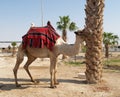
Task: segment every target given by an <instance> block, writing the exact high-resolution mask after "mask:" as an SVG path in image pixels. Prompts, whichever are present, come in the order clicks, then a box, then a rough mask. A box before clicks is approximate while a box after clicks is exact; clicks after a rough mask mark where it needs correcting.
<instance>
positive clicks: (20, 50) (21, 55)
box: [16, 44, 25, 64]
mask: <svg viewBox="0 0 120 97" xmlns="http://www.w3.org/2000/svg"><path fill="white" fill-rule="evenodd" d="M24 55H25V49H23V48H22V44H21V45H20V46H19V47H18V52H17V60H16V64H20V63H22V61H23V59H24Z"/></svg>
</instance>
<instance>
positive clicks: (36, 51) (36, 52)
mask: <svg viewBox="0 0 120 97" xmlns="http://www.w3.org/2000/svg"><path fill="white" fill-rule="evenodd" d="M27 52H28V53H29V54H31V55H32V56H34V57H39V58H49V57H50V51H49V50H48V49H47V48H30V47H27Z"/></svg>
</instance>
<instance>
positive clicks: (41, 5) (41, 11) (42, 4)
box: [41, 0, 43, 26]
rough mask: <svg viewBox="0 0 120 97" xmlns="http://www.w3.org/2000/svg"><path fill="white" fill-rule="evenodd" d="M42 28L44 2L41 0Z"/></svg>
mask: <svg viewBox="0 0 120 97" xmlns="http://www.w3.org/2000/svg"><path fill="white" fill-rule="evenodd" d="M41 26H43V2H42V0H41Z"/></svg>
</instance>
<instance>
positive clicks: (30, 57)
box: [24, 55, 36, 82]
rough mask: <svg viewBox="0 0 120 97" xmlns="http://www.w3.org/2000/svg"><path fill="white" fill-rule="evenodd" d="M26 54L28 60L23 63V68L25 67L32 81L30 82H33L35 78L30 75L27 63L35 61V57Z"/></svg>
mask: <svg viewBox="0 0 120 97" xmlns="http://www.w3.org/2000/svg"><path fill="white" fill-rule="evenodd" d="M27 56H28V60H27V62H26V64H25V65H24V69H25V70H26V72H27V73H28V75H29V77H30V79H31V81H32V82H35V80H34V79H33V77H32V75H31V73H30V71H29V69H28V67H29V65H30V64H31V63H32V62H33V61H35V59H36V57H33V56H31V55H27Z"/></svg>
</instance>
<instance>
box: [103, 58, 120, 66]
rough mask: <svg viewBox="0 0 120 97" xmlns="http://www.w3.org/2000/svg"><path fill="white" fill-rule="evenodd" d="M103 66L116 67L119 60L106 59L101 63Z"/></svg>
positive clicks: (119, 62) (119, 64)
mask: <svg viewBox="0 0 120 97" xmlns="http://www.w3.org/2000/svg"><path fill="white" fill-rule="evenodd" d="M103 64H104V65H118V66H120V59H117V58H116V59H115V58H114V59H106V60H104V62H103Z"/></svg>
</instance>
